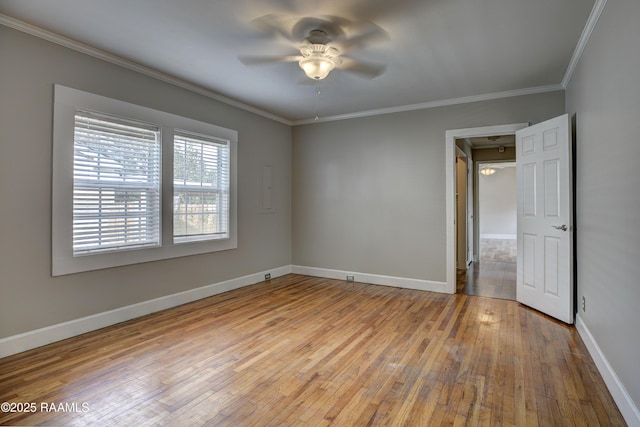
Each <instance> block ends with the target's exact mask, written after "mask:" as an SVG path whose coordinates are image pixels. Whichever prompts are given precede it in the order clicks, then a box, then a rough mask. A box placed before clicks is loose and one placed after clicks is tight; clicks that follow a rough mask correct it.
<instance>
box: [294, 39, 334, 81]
mask: <svg viewBox="0 0 640 427" xmlns="http://www.w3.org/2000/svg"><path fill="white" fill-rule="evenodd" d="M300 53H301V54H302V59H301V60H300V62H299V63H298V64H299V65H300V68H302V70H303V71H304V73H305V74H306V75H307V77H309V78H310V79H313V80H322V79H324V78H325V77H327V76H328V75H329V73H330V72H331V70H333V69H334V68H335V66H336V64H337V63H338V62H337V60H336V58H337V56H338V54H339V53H338V50H337V49H336V48H334V47H330V46H327V45H324V44H309V45H306V46H303V47H302V48H300Z"/></svg>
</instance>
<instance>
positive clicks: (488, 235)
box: [480, 234, 518, 240]
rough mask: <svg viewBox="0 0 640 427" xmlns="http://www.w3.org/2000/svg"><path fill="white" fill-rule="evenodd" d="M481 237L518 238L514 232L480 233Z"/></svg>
mask: <svg viewBox="0 0 640 427" xmlns="http://www.w3.org/2000/svg"><path fill="white" fill-rule="evenodd" d="M480 238H481V239H504V240H515V239H517V238H518V236H517V235H516V234H481V235H480Z"/></svg>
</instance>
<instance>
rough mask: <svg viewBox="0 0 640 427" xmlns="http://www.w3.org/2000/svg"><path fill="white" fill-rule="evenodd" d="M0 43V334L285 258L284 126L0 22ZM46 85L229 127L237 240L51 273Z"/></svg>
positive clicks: (287, 145)
mask: <svg viewBox="0 0 640 427" xmlns="http://www.w3.org/2000/svg"><path fill="white" fill-rule="evenodd" d="M0 52H1V54H2V59H1V60H0V144H1V146H2V154H1V155H0V218H1V221H0V281H1V283H0V338H2V337H7V336H11V335H15V334H19V333H22V332H26V331H30V330H34V329H37V328H41V327H44V326H48V325H53V324H56V323H60V322H64V321H68V320H72V319H76V318H80V317H83V316H88V315H91V314H95V313H100V312H104V311H107V310H111V309H115V308H118V307H123V306H127V305H130V304H134V303H137V302H141V301H146V300H149V299H153V298H158V297H161V296H164V295H169V294H173V293H177V292H181V291H186V290H189V289H193V288H197V287H200V286H205V285H209V284H212V283H217V282H220V281H223V280H227V279H231V278H237V277H241V276H244V275H248V274H251V273H256V272H260V271H264V270H266V269H271V268H275V267H280V266H286V265H290V264H291V128H290V127H289V126H286V125H283V124H280V123H276V122H273V121H271V120H268V119H265V118H262V117H259V116H256V115H254V114H251V113H248V112H245V111H243V110H239V109H236V108H233V107H230V106H228V105H225V104H221V103H219V102H216V101H213V100H212V99H210V98H207V97H204V96H201V95H197V94H195V93H192V92H189V91H186V90H183V89H180V88H177V87H174V86H172V85H169V84H166V83H163V82H160V81H158V80H155V79H152V78H149V77H146V76H143V75H141V74H138V73H135V72H133V71H130V70H126V69H123V68H121V67H118V66H115V65H112V64H108V63H105V62H103V61H100V60H98V59H95V58H92V57H89V56H86V55H83V54H80V53H78V52H75V51H72V50H69V49H66V48H63V47H60V46H58V45H55V44H52V43H49V42H46V41H44V40H41V39H38V38H35V37H32V36H28V35H26V34H23V33H21V32H18V31H14V30H11V29H9V28H7V27H4V26H0ZM54 83H60V84H63V85H65V86H69V87H74V88H77V89H81V90H84V91H88V92H92V93H96V94H99V95H105V96H109V97H111V98H116V99H120V100H123V101H127V102H132V103H135V104H139V105H143V106H146V107H150V108H155V109H158V110H162V111H167V112H170V113H174V114H179V115H182V116H186V117H190V118H193V119H197V120H202V121H206V122H210V123H213V124H216V125H219V126H223V127H227V128H231V129H236V130H238V134H239V142H238V152H239V155H238V186H239V189H238V249H236V250H231V251H226V252H218V253H212V254H204V255H197V256H191V257H183V258H175V259H171V260H166V261H158V262H151V263H146V264H137V265H131V266H126V267H119V268H112V269H106V270H100V271H94V272H88V273H79V274H73V275H69V276H61V277H55V278H52V277H51V214H50V212H51V144H52V135H51V132H52V105H53V103H52V101H53V84H54ZM263 164H269V165H272V166H273V167H274V174H275V175H274V179H275V191H276V203H277V206H276V213H273V214H258V213H257V201H258V194H257V192H258V178H259V173H260V172H261V167H262V165H263Z"/></svg>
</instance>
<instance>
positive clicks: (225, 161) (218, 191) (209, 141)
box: [173, 129, 231, 243]
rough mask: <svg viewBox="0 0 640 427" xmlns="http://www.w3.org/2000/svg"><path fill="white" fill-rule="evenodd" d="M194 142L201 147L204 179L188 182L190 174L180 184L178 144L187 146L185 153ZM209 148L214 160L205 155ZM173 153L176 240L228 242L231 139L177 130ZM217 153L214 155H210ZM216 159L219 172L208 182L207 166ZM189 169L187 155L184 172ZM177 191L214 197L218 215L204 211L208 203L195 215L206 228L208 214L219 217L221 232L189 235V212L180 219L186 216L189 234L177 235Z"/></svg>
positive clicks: (201, 172)
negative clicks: (178, 178) (217, 240)
mask: <svg viewBox="0 0 640 427" xmlns="http://www.w3.org/2000/svg"><path fill="white" fill-rule="evenodd" d="M188 143H190V144H196V145H199V146H200V150H201V152H200V154H201V155H200V156H199V157H200V160H201V162H200V163H199V166H200V171H199V172H200V173H199V175H200V179H199V180H198V181H193V182H187V175H186V174H185V175H184V176H183V177H182V180H181V181H177V180H176V174H175V164H176V161H175V160H176V159H175V154H176V144H185V150H186V145H187V144H188ZM207 146H208V147H209V148H210V149H212V150H214V151H215V156H214V157H213V158H209V159H207V157H208V156H207V155H206V154H205V153H204V149H205V147H207ZM173 150H174V151H173V153H174V171H173V192H174V194H173V196H174V197H173V198H174V210H173V216H174V222H173V224H174V230H173V239H174V242H175V243H192V242H197V241H202V240H215V239H221V238H223V239H225V238H228V235H229V217H228V211H229V209H228V206H229V162H230V160H231V157H230V151H231V150H230V144H229V141H227V140H222V139H220V138H212V137H210V136H206V135H196V134H194V133H192V132H186V131H182V130H180V129H176V130H175V132H174V140H173ZM210 154H213V153H210ZM213 159H215V163H216V166H215V168H214V169H217V170H216V173H215V174H214V175H212V176H211V178H212V179H211V181H212V182H207V181H206V180H205V179H204V176H203V175H204V166H205V164H208V165H209V166H213V165H212V164H211V162H210V160H213ZM207 160H209V162H207ZM186 170H187V162H186V156H185V163H184V171H185V173H186ZM176 192H180V193H187V194H188V193H192V194H193V193H200V196H201V197H203V196H205V195H208V196H213V197H214V198H216V199H217V203H215V204H214V206H215V208H216V212H215V213H214V212H213V211H208V212H205V211H204V204H201V205H200V207H201V209H202V210H201V211H200V212H194V213H193V214H194V215H195V216H200V217H201V221H202V222H201V224H200V225H201V226H203V224H204V218H205V216H207V215H212V214H215V216H216V220H215V223H216V228H217V229H219V230H220V231H219V232H218V233H206V232H205V233H202V234H192V233H187V231H188V229H189V226H188V222H189V220H188V217H189V213H187V212H185V213H184V214H183V213H180V214H179V215H180V216H183V215H184V216H185V233H186V234H184V235H177V233H176V230H175V223H176V221H175V219H176V218H175V217H176V215H177V214H176V208H177V207H178V206H177V205H176V204H175V203H176V200H177V197H178V196H176Z"/></svg>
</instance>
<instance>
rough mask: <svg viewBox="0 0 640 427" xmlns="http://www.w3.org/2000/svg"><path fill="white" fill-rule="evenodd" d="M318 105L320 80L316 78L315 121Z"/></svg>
mask: <svg viewBox="0 0 640 427" xmlns="http://www.w3.org/2000/svg"><path fill="white" fill-rule="evenodd" d="M319 105H320V80H316V118H315V121H316V122H317V121H318V120H319V117H318V107H319Z"/></svg>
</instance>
